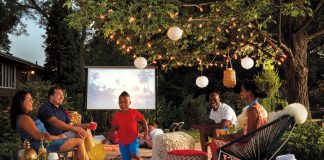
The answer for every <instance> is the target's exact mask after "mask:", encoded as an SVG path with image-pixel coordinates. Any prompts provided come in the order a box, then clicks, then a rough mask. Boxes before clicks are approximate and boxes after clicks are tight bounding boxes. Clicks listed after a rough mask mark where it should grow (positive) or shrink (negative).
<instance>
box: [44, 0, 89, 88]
mask: <svg viewBox="0 0 324 160" xmlns="http://www.w3.org/2000/svg"><path fill="white" fill-rule="evenodd" d="M63 3H64V1H55V2H54V3H53V5H52V8H51V10H50V12H49V18H48V21H47V27H46V34H47V38H46V40H45V44H46V48H45V52H46V60H45V64H44V66H45V74H44V78H45V79H46V80H51V82H53V83H54V84H59V85H61V86H62V87H64V88H65V89H67V91H68V93H69V94H72V93H73V94H74V93H77V92H80V91H81V89H82V78H83V77H81V71H82V70H83V68H82V66H81V64H82V63H81V60H80V42H79V41H80V36H79V33H78V32H77V31H76V30H74V29H72V28H70V27H69V26H68V25H67V23H66V22H65V21H64V18H65V17H66V16H67V14H68V13H69V12H70V10H68V9H67V8H66V7H64V8H63V7H62V6H63Z"/></svg>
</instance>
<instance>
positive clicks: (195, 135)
mask: <svg viewBox="0 0 324 160" xmlns="http://www.w3.org/2000/svg"><path fill="white" fill-rule="evenodd" d="M182 132H185V133H187V134H189V135H190V136H191V137H192V138H194V139H195V141H196V142H199V141H200V135H199V131H196V130H183V131H182Z"/></svg>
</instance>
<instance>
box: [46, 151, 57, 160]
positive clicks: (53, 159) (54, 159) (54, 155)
mask: <svg viewBox="0 0 324 160" xmlns="http://www.w3.org/2000/svg"><path fill="white" fill-rule="evenodd" d="M58 159H59V157H58V154H57V153H56V152H51V153H49V154H48V156H47V160H58Z"/></svg>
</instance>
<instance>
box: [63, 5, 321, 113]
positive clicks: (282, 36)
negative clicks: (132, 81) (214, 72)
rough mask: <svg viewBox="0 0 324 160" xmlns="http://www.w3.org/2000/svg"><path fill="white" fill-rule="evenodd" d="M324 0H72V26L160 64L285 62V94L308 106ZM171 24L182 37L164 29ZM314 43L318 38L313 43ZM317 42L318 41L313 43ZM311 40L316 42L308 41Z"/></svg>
mask: <svg viewBox="0 0 324 160" xmlns="http://www.w3.org/2000/svg"><path fill="white" fill-rule="evenodd" d="M323 4H324V1H323V0H314V1H310V0H289V1H287V0H218V1H210V0H209V1H208V0H199V1H194V0H119V1H115V0H101V1H95V0H88V1H79V0H75V1H74V0H70V1H68V2H67V3H66V4H65V5H66V6H68V7H72V8H74V10H75V12H74V13H73V14H71V15H69V17H68V21H69V25H70V26H72V27H74V28H77V29H81V28H82V27H88V28H93V29H95V30H98V31H101V32H102V33H103V35H104V37H105V38H106V39H107V40H108V41H113V42H115V44H116V46H118V47H119V48H120V49H121V50H122V51H123V53H124V54H134V55H133V56H134V57H136V56H143V57H146V58H147V59H148V61H149V62H150V63H153V64H158V65H160V66H161V68H162V69H165V70H167V69H169V68H176V67H179V66H189V67H190V66H198V68H199V69H201V70H203V69H204V68H208V67H224V66H225V65H226V64H227V63H228V62H229V61H232V60H235V59H238V60H240V59H241V58H243V57H244V56H246V55H248V56H250V57H252V58H254V60H255V61H256V65H260V64H262V63H264V62H266V61H267V63H269V60H270V61H271V63H272V64H278V65H281V64H284V65H283V67H284V68H285V73H286V78H285V79H286V85H287V88H288V93H289V94H288V101H289V102H300V103H303V104H304V105H305V106H307V107H309V100H308V89H307V84H308V66H307V49H308V45H309V44H311V43H314V42H316V45H319V44H322V43H323V40H324V38H323V36H322V35H323V34H324V27H323V21H321V20H322V19H323V14H324V13H323V8H324V5H323ZM173 26H176V27H179V28H181V29H182V30H183V35H182V37H181V39H180V40H177V41H172V40H170V39H168V38H167V36H166V34H167V31H168V29H169V28H171V27H173ZM314 44H315V43H314ZM316 45H315V46H316ZM312 47H314V46H312Z"/></svg>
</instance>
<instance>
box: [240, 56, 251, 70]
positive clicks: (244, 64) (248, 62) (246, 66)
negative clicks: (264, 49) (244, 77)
mask: <svg viewBox="0 0 324 160" xmlns="http://www.w3.org/2000/svg"><path fill="white" fill-rule="evenodd" d="M241 65H242V67H243V68H244V69H251V68H252V67H253V66H254V61H253V59H252V58H250V57H249V56H246V57H244V58H243V59H242V60H241Z"/></svg>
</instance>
